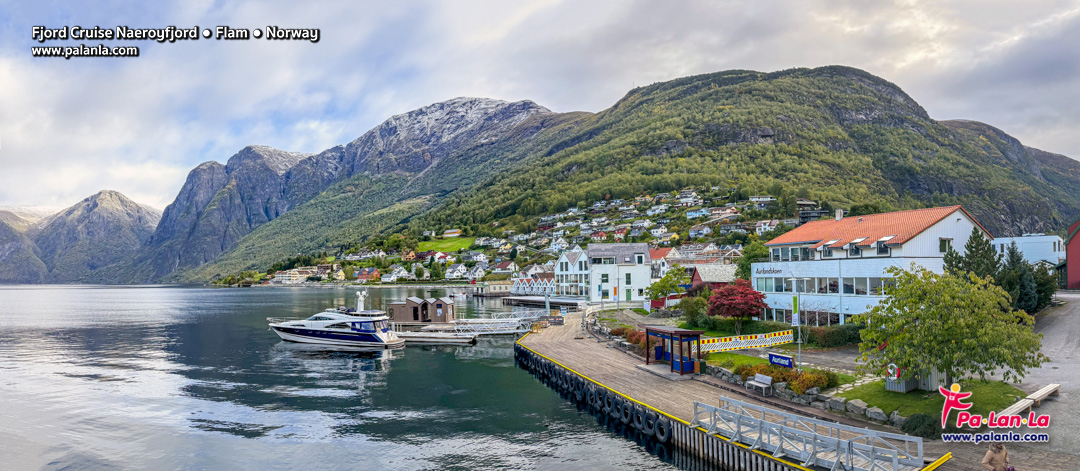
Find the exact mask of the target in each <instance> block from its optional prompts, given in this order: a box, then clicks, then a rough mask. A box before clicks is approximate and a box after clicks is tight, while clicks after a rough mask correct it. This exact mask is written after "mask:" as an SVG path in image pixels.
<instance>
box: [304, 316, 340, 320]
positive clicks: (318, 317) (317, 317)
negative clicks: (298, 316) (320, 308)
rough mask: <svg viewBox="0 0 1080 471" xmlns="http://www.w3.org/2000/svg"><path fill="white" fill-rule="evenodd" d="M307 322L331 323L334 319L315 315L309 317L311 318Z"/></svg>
mask: <svg viewBox="0 0 1080 471" xmlns="http://www.w3.org/2000/svg"><path fill="white" fill-rule="evenodd" d="M308 320H309V321H332V320H334V319H333V318H331V317H326V316H319V315H315V316H311V318H310V319H308Z"/></svg>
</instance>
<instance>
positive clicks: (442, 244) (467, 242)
mask: <svg viewBox="0 0 1080 471" xmlns="http://www.w3.org/2000/svg"><path fill="white" fill-rule="evenodd" d="M475 240H476V238H475V237H451V238H449V239H433V240H429V241H425V242H420V245H419V246H418V247H417V250H420V251H426V250H438V251H439V252H457V251H458V250H460V249H467V248H469V247H471V246H472V244H473V241H475Z"/></svg>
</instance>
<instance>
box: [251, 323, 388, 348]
mask: <svg viewBox="0 0 1080 471" xmlns="http://www.w3.org/2000/svg"><path fill="white" fill-rule="evenodd" d="M270 328H271V329H273V330H274V333H275V334H277V335H278V337H281V340H286V341H289V342H299V343H313V344H318V345H342V346H349V347H381V348H398V347H402V346H404V345H405V340H404V339H401V338H398V339H394V340H390V341H383V340H382V339H380V338H379V337H376V336H375V335H372V334H353V333H338V332H326V331H320V330H313V329H300V328H295V327H283V326H276V325H271V326H270Z"/></svg>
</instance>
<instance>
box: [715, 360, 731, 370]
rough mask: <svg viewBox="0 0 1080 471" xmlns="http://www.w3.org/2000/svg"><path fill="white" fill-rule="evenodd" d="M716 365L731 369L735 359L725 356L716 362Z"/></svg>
mask: <svg viewBox="0 0 1080 471" xmlns="http://www.w3.org/2000/svg"><path fill="white" fill-rule="evenodd" d="M716 366H719V367H721V368H728V369H731V367H732V366H735V360H732V359H730V358H725V359H724V360H721V361H719V362H717V363H716Z"/></svg>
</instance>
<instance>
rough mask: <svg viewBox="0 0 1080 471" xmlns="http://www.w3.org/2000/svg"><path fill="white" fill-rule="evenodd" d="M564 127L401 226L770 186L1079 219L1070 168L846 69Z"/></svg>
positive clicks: (1014, 216) (725, 79) (765, 77)
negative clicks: (690, 190) (938, 115)
mask: <svg viewBox="0 0 1080 471" xmlns="http://www.w3.org/2000/svg"><path fill="white" fill-rule="evenodd" d="M577 129H578V131H577V133H576V134H574V135H570V136H566V137H565V138H564V139H561V140H559V141H558V142H556V143H555V144H554V145H552V146H551V147H550V148H548V149H546V150H545V151H543V152H539V153H537V154H535V155H533V156H531V157H530V161H529V162H528V165H525V166H522V167H521V168H519V169H517V170H515V171H514V172H511V173H508V174H506V175H499V176H496V177H493V178H491V179H489V180H488V181H487V182H485V183H484V184H481V185H478V186H477V187H476V188H475V189H474V190H471V191H466V192H462V193H459V194H455V195H453V196H452V197H451V199H450V201H449V202H447V203H446V204H444V205H442V206H440V207H438V208H436V209H435V210H433V211H431V212H430V213H428V214H426V215H424V216H422V217H420V218H417V219H415V220H414V221H413V222H412V223H411V224H410V226H411V228H412V229H414V230H420V229H421V228H423V229H436V230H437V229H440V228H450V227H463V226H470V227H472V228H473V230H474V233H476V234H483V233H485V232H490V227H491V225H490V224H489V223H490V222H492V221H500V222H501V224H500V227H503V228H516V229H529V228H530V227H529V225H530V223H529V221H530V217H531V216H536V215H541V214H547V213H554V212H557V211H561V210H564V209H567V208H569V207H574V206H578V207H584V205H586V204H589V203H591V202H593V201H597V200H602V199H607V198H630V197H634V196H637V195H640V194H643V193H655V192H663V191H672V190H678V189H680V188H684V187H687V186H698V187H701V186H707V185H719V186H724V187H727V186H732V187H737V188H738V189H739V191H740V193H742V194H747V195H749V194H760V193H768V192H769V191H770V189H772V191H774V192H775V191H776V189H777V188H781V189H782V190H781V191H783V192H788V193H791V194H795V193H799V194H804V195H808V196H809V197H810V199H813V200H815V201H819V202H830V203H831V204H832V206H833V207H849V206H851V205H854V204H865V203H878V204H880V205H882V206H883V207H885V208H892V209H907V208H918V207H927V206H937V205H947V204H963V205H964V206H965V207H966V208H968V209H969V210H970V211H972V212H973V213H974V214H975V215H976V217H978V218H979V220H980V221H981V222H983V223H984V224H985V225H986V226H988V228H989V229H990V230H991V232H993V233H994V234H999V235H1006V234H1015V235H1019V234H1020V233H1021V232H1053V231H1056V230H1059V229H1060V228H1061V227H1063V226H1064V224H1066V221H1069V220H1074V219H1076V218H1077V217H1080V201H1078V197H1080V195H1078V192H1080V171H1078V170H1080V163H1077V162H1076V161H1071V160H1069V159H1065V160H1067V161H1068V162H1062V161H1060V160H1058V161H1055V162H1054V163H1050V162H1048V161H1046V159H1042V160H1040V159H1039V158H1037V157H1035V156H1033V154H1034V152H1032V151H1035V150H1034V149H1026V148H1024V147H1023V146H1019V150H1018V151H1017V152H1003V149H1004V150H1009V149H1012V147H1011V146H1012V144H1011V143H1010V142H1009V141H1010V140H1011V141H1012V142H1015V139H1012V138H1011V137H1009V136H1007V135H1005V134H1004V133H1000V131H997V130H994V128H992V127H990V126H986V125H984V124H981V123H975V124H973V125H968V126H960V125H959V124H957V123H956V122H949V123H938V122H936V121H934V120H932V119H930V118H929V116H927V114H926V112H925V111H924V110H923V109H922V107H920V106H919V105H918V104H917V103H915V102H914V100H912V99H911V98H910V97H908V96H907V95H906V94H904V93H903V92H902V91H901V90H900V89H899V88H897V87H896V86H895V85H893V84H891V83H889V82H887V81H885V80H882V79H880V78H877V77H874V76H872V75H870V74H867V73H865V72H862V71H859V70H856V69H851V68H846V67H823V68H818V69H795V70H788V71H782V72H776V73H769V74H764V73H758V72H751V71H728V72H720V73H716V74H708V75H701V76H695V77H687V78H684V79H679V80H674V81H671V82H665V83H660V84H655V85H651V86H648V87H643V88H638V89H635V90H633V91H631V92H630V93H629V94H627V95H626V97H624V98H623V99H622V100H620V101H619V102H618V103H616V104H615V105H614V106H613V107H611V108H610V109H608V110H605V111H603V112H601V113H598V114H596V115H594V116H590V117H588V118H586V119H585V120H583V122H582V123H581V125H580V126H579V127H578V128H577ZM991 130H994V131H997V133H1000V134H997V133H994V132H991ZM1015 144H1016V145H1019V143H1018V142H1015ZM1036 152H1038V151H1036ZM1058 167H1064V169H1062V168H1058ZM1040 170H1044V171H1042V172H1040ZM776 196H778V195H776ZM400 229H401V227H397V228H394V229H393V230H400Z"/></svg>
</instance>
